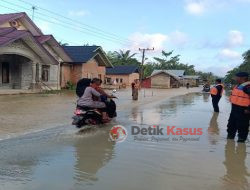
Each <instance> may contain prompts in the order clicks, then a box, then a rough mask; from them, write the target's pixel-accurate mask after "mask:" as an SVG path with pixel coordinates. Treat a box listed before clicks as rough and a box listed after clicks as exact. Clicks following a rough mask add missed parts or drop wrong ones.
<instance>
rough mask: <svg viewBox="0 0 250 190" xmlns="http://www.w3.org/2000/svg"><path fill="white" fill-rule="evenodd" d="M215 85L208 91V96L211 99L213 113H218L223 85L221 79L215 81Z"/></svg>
mask: <svg viewBox="0 0 250 190" xmlns="http://www.w3.org/2000/svg"><path fill="white" fill-rule="evenodd" d="M215 83H216V85H215V86H214V87H212V88H211V90H210V94H211V97H212V103H213V107H214V112H217V113H218V112H219V111H220V109H219V101H220V99H221V96H222V93H223V89H224V87H223V84H221V79H217V80H216V81H215Z"/></svg>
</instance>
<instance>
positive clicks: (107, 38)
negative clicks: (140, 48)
mask: <svg viewBox="0 0 250 190" xmlns="http://www.w3.org/2000/svg"><path fill="white" fill-rule="evenodd" d="M1 1H3V2H5V3H8V4H10V5H13V6H16V7H19V8H23V9H25V10H28V11H30V9H28V8H26V7H23V6H20V5H17V4H15V3H11V2H8V1H5V0H1ZM1 6H2V7H5V6H3V5H1ZM5 8H8V9H12V10H15V9H13V8H9V7H5ZM36 8H37V9H38V7H36ZM37 9H36V10H37ZM15 11H18V10H15ZM36 13H37V14H39V15H43V16H46V18H47V17H48V15H47V14H43V13H40V12H36ZM36 18H39V19H40V20H44V21H47V22H50V23H52V21H48V20H46V19H44V18H42V17H36ZM50 18H53V19H55V20H57V21H59V22H62V23H63V24H65V21H62V20H60V19H58V18H55V17H51V16H50ZM66 18H67V17H66ZM71 22H72V21H71ZM53 24H57V23H55V22H53ZM58 24H59V23H58ZM66 24H68V25H70V26H72V23H66ZM73 24H74V25H75V26H76V27H78V28H79V27H80V28H81V29H83V30H87V31H88V32H85V31H82V32H85V33H87V34H89V35H92V36H96V37H98V38H103V39H106V40H112V41H116V42H118V43H120V44H123V45H127V43H125V42H124V41H122V40H120V39H117V38H113V37H110V36H107V35H106V34H102V33H100V32H98V31H93V30H90V29H87V28H83V27H81V26H79V24H77V25H76V24H75V21H74V23H73ZM71 28H72V27H71ZM74 30H76V29H75V28H74ZM90 32H91V33H90ZM92 32H94V33H92ZM96 33H99V34H96ZM103 35H104V36H105V38H104V37H103Z"/></svg>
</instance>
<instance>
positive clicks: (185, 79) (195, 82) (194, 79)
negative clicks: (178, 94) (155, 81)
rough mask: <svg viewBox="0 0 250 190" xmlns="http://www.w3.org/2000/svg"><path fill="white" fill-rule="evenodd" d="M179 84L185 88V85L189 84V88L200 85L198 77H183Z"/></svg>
mask: <svg viewBox="0 0 250 190" xmlns="http://www.w3.org/2000/svg"><path fill="white" fill-rule="evenodd" d="M181 83H182V85H183V86H185V85H186V84H187V83H189V85H190V86H191V87H198V86H199V84H200V76H196V75H185V76H183V78H182V79H181Z"/></svg>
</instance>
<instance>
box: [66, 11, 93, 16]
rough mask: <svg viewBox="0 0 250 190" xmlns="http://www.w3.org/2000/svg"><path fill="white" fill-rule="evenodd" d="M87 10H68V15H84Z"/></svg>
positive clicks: (87, 13) (87, 12) (86, 13)
mask: <svg viewBox="0 0 250 190" xmlns="http://www.w3.org/2000/svg"><path fill="white" fill-rule="evenodd" d="M89 14H90V13H89V11H85V10H78V11H69V12H68V15H69V16H70V17H83V16H86V15H89Z"/></svg>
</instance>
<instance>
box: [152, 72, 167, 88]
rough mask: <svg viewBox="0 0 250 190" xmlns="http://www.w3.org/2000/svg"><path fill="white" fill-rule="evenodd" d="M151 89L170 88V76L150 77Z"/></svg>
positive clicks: (161, 74)
mask: <svg viewBox="0 0 250 190" xmlns="http://www.w3.org/2000/svg"><path fill="white" fill-rule="evenodd" d="M151 87H152V88H170V76H169V75H167V74H164V73H160V74H158V75H155V76H152V77H151Z"/></svg>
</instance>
